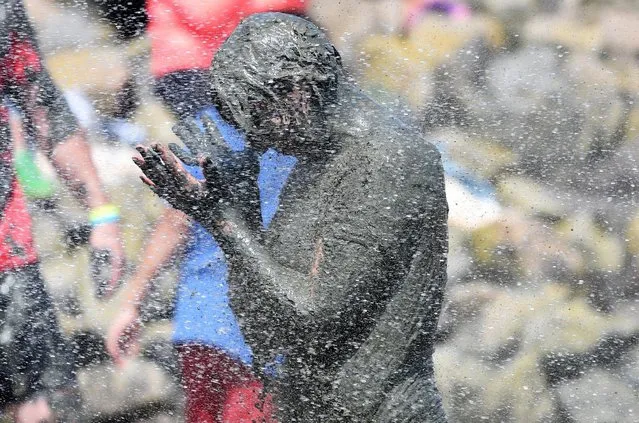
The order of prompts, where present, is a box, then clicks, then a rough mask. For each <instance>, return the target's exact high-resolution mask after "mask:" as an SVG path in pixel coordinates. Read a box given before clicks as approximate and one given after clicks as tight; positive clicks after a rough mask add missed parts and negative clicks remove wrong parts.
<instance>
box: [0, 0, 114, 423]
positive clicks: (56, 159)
mask: <svg viewBox="0 0 639 423" xmlns="http://www.w3.org/2000/svg"><path fill="white" fill-rule="evenodd" d="M10 110H15V111H16V112H17V114H18V115H19V116H20V117H21V124H22V125H21V128H20V129H21V130H23V133H24V135H25V136H26V137H31V138H33V139H35V140H36V141H37V142H38V146H39V148H41V149H42V150H43V151H45V152H46V153H47V155H48V157H49V159H50V160H51V162H52V163H53V165H54V166H55V167H56V169H57V170H58V172H59V173H60V174H61V176H63V179H64V180H65V181H66V182H67V184H68V185H69V187H70V188H71V189H72V190H73V191H74V192H75V193H76V194H77V196H78V197H79V199H81V200H82V202H83V203H84V204H85V205H86V206H87V207H88V208H89V220H90V221H91V223H92V224H93V230H92V234H91V239H90V243H91V246H92V247H93V248H94V249H95V250H101V251H108V252H109V256H110V259H111V265H110V273H111V276H112V278H111V280H110V287H113V286H115V282H117V280H118V279H119V277H120V274H121V269H122V262H123V257H124V256H123V247H122V243H121V239H120V230H119V227H118V225H117V221H118V210H117V208H116V207H115V206H114V205H112V204H110V203H109V200H108V198H107V196H106V194H105V193H104V191H103V189H102V187H101V185H100V181H99V179H98V177H97V174H96V170H95V167H94V165H93V162H92V161H91V158H90V155H89V151H90V150H89V146H88V144H87V142H86V139H85V137H84V134H83V133H82V131H80V129H79V128H78V125H77V123H76V121H75V118H74V117H73V115H72V114H71V112H70V111H69V109H68V107H67V104H66V102H65V100H64V98H63V97H62V95H61V94H60V92H59V91H58V89H57V88H56V86H55V85H54V83H53V81H52V80H51V78H50V76H49V74H48V72H47V70H46V69H45V67H44V65H43V63H42V60H41V57H40V54H39V52H38V47H37V43H36V40H35V37H34V32H33V30H32V29H31V26H30V23H29V20H28V18H27V15H26V12H25V10H24V6H23V4H22V2H21V1H20V0H6V1H3V2H2V3H1V4H0V406H2V407H3V408H6V409H7V410H10V412H11V413H12V414H13V417H14V419H15V421H18V422H34V423H35V422H43V421H49V420H50V419H52V418H53V412H52V411H51V408H50V407H49V405H48V401H47V394H48V393H55V392H59V391H61V390H69V389H72V388H71V387H72V386H73V384H74V377H73V375H72V371H71V369H70V368H69V364H70V363H69V362H68V357H67V356H66V351H65V348H64V345H63V343H64V340H63V338H62V335H61V333H60V330H59V328H58V323H57V321H56V317H55V314H54V310H53V306H52V303H51V299H50V297H49V295H48V293H47V292H46V290H45V285H44V282H43V280H42V277H41V274H40V270H39V267H38V254H37V251H36V246H35V245H34V241H33V237H32V233H31V218H30V216H29V213H28V211H27V206H26V202H25V198H24V194H23V190H22V187H21V186H20V184H19V182H18V179H17V178H16V171H15V170H14V166H17V167H18V168H20V167H21V165H23V164H24V163H23V162H24V158H23V157H21V155H20V154H22V153H23V152H17V153H20V154H14V151H13V143H12V135H14V134H12V128H11V118H10V117H11V112H10ZM19 127H20V125H18V126H16V125H13V129H14V131H13V132H14V133H15V129H17V128H19ZM15 135H17V134H15ZM22 169H23V170H24V168H23V167H22ZM65 421H70V419H69V418H65Z"/></svg>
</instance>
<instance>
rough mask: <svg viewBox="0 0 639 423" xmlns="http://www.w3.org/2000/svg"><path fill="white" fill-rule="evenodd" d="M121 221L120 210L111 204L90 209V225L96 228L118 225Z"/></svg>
mask: <svg viewBox="0 0 639 423" xmlns="http://www.w3.org/2000/svg"><path fill="white" fill-rule="evenodd" d="M119 221H120V210H119V208H118V207H117V206H116V205H114V204H110V203H106V204H103V205H101V206H97V207H92V208H91V209H89V223H90V224H91V226H93V227H94V228H95V227H96V226H101V225H107V224H110V223H118V222H119Z"/></svg>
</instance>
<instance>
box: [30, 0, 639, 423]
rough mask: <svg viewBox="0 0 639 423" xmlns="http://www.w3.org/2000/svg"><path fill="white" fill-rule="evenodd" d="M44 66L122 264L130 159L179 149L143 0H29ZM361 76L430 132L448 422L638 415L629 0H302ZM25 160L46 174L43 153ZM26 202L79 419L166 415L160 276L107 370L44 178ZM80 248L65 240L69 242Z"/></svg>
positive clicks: (637, 35)
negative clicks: (441, 214)
mask: <svg viewBox="0 0 639 423" xmlns="http://www.w3.org/2000/svg"><path fill="white" fill-rule="evenodd" d="M26 3H27V6H28V10H29V13H30V15H31V18H32V21H33V23H34V25H35V26H36V29H37V32H38V37H39V41H40V46H41V49H42V50H43V53H44V55H45V57H46V62H47V66H48V67H49V70H50V71H51V73H52V76H53V78H54V79H55V81H56V82H57V84H58V85H59V86H60V87H61V88H62V89H63V90H64V92H65V95H66V97H67V100H68V101H69V103H70V105H71V107H72V109H73V111H74V113H75V114H76V115H77V116H78V119H79V120H80V122H81V123H82V125H83V126H84V127H85V128H86V129H87V131H88V133H89V134H90V138H91V141H92V143H93V151H94V160H95V161H96V163H97V165H98V167H99V171H100V174H101V177H102V178H103V181H105V183H106V184H107V188H108V191H109V193H110V195H111V198H112V199H113V201H114V202H115V203H117V204H118V205H119V206H120V207H121V212H122V225H123V230H124V237H125V243H126V251H127V256H128V258H129V262H130V264H131V265H133V264H135V263H136V262H137V261H138V255H139V254H140V251H141V249H142V246H143V244H144V241H145V238H146V236H147V235H148V232H149V230H150V228H151V227H152V224H153V222H154V221H155V219H156V218H157V217H158V216H159V214H160V213H161V212H162V209H163V207H164V206H163V205H162V204H161V203H160V202H159V201H158V200H157V199H156V198H155V197H154V196H153V195H152V193H150V192H149V191H148V190H147V189H146V188H145V187H144V186H143V185H142V184H141V183H140V181H139V179H138V171H137V168H136V167H135V166H134V164H133V163H132V162H131V159H130V157H131V156H132V155H133V152H134V150H133V146H134V145H135V144H137V143H148V142H158V141H159V142H163V143H168V142H175V141H176V138H175V136H174V135H173V133H172V131H171V127H172V125H173V123H174V122H175V121H174V117H173V116H172V115H171V113H170V112H168V111H167V109H165V108H164V106H163V105H162V103H161V102H160V101H159V100H158V99H157V98H156V97H154V96H153V94H152V89H151V82H152V76H151V72H150V70H149V50H150V41H149V38H148V36H147V34H146V32H145V27H146V23H147V18H146V15H145V11H144V1H143V0H131V1H112V0H27V1H26ZM307 3H308V13H309V16H310V17H311V18H312V19H313V20H314V21H315V22H317V23H318V24H320V26H322V27H323V28H325V29H326V31H327V32H328V33H329V35H330V37H331V38H332V40H333V41H334V43H335V44H336V46H337V48H338V50H339V51H340V52H341V53H342V56H343V59H344V63H345V64H346V66H347V67H348V68H349V70H350V72H351V73H352V74H354V75H355V76H356V78H357V79H358V81H359V84H360V85H361V86H362V87H363V88H364V89H366V90H367V91H369V92H370V93H371V95H373V96H374V97H375V98H377V99H378V100H379V101H380V102H382V103H384V104H386V105H387V106H388V107H389V108H392V109H393V110H394V111H395V112H396V113H397V114H398V115H400V116H401V117H402V118H403V119H405V120H406V121H407V122H409V123H410V124H412V125H415V126H417V127H419V128H420V129H421V130H422V132H423V134H424V136H425V137H426V138H427V139H429V140H431V141H432V142H434V143H436V144H437V146H438V148H439V149H440V151H442V153H443V155H444V159H445V168H446V176H447V195H448V202H449V206H450V221H449V224H450V255H449V282H448V287H447V290H446V304H445V307H444V312H443V316H442V319H441V322H440V330H441V333H440V336H439V340H438V344H437V350H436V353H435V366H436V373H437V379H438V384H439V387H440V389H441V391H442V394H443V397H444V404H445V408H446V411H447V413H448V415H449V417H450V420H451V421H452V422H477V421H488V422H497V421H504V422H594V421H597V422H625V421H627V422H637V421H639V309H638V307H639V303H638V301H637V300H638V299H639V258H638V257H637V254H638V253H639V204H638V200H639V188H638V186H639V169H638V162H637V160H638V159H639V107H638V105H637V101H638V100H639V4H638V3H637V2H636V1H635V0H625V1H623V0H609V1H604V0H468V1H463V0H441V1H438V0H415V1H413V0H405V1H400V0H395V1H391V0H386V1H382V0H379V1H372V0H371V1H366V0H341V1H339V2H336V1H333V0H312V1H311V0H307ZM38 163H39V164H40V166H41V168H42V171H43V172H44V174H45V175H48V176H47V177H48V178H51V179H52V181H53V178H54V174H53V171H52V170H51V169H48V168H47V167H46V166H47V164H46V163H47V162H46V161H45V160H38ZM53 183H54V184H55V187H56V189H57V191H56V193H55V199H56V200H55V204H54V205H52V204H51V201H49V202H47V201H46V199H45V201H43V200H42V199H39V200H37V201H32V207H33V211H34V216H35V220H36V227H35V229H34V232H35V235H36V237H37V241H38V245H39V248H40V251H41V252H42V254H41V255H42V268H43V272H44V275H45V278H46V281H47V283H48V286H49V288H50V291H51V293H52V295H53V297H54V300H55V303H56V307H57V310H58V312H59V316H60V320H61V324H62V327H63V329H64V331H65V333H66V334H67V335H68V336H69V337H71V338H72V339H73V340H74V343H73V345H74V348H75V350H76V351H75V352H76V356H77V359H78V364H79V366H80V370H79V373H78V377H79V382H80V385H81V389H82V395H83V398H84V402H85V406H86V407H87V411H88V413H87V414H88V415H89V416H92V419H93V420H91V421H94V422H116V421H117V422H180V421H182V420H181V416H182V408H183V400H182V392H181V389H180V384H179V382H178V378H177V375H178V371H177V368H176V359H175V352H174V350H173V347H172V344H171V342H170V335H171V323H170V318H171V315H172V310H173V300H172V298H173V296H174V293H175V285H176V271H175V269H174V268H172V267H169V268H167V269H166V270H165V271H164V272H162V276H161V277H160V278H159V279H158V280H157V281H156V282H155V284H154V287H153V293H152V295H151V299H150V301H148V302H147V303H146V304H145V306H144V314H145V320H148V322H149V323H147V324H146V325H145V327H144V335H143V348H142V354H141V356H140V357H139V358H136V359H135V360H133V361H131V362H129V363H128V364H127V365H126V366H125V367H123V368H115V367H114V366H113V364H112V362H111V360H110V359H109V357H108V355H107V354H106V352H105V350H104V341H103V337H104V335H105V331H106V330H107V328H108V325H109V323H110V322H111V321H112V320H113V318H114V316H116V314H117V312H118V309H119V307H120V302H121V301H122V298H123V296H122V295H121V294H120V295H119V296H116V297H115V298H114V299H111V300H108V301H101V300H98V299H97V298H96V297H95V286H94V283H93V282H92V281H91V280H90V279H89V273H88V270H87V266H88V262H89V259H88V252H87V250H86V248H85V246H83V243H82V242H81V238H82V228H83V225H84V224H85V223H86V213H85V212H83V211H82V209H81V208H80V207H79V206H78V205H77V204H76V203H75V201H74V200H73V199H72V197H71V195H69V194H68V193H66V192H65V191H64V188H63V187H62V186H61V185H59V184H57V183H55V181H53ZM78 239H80V241H78Z"/></svg>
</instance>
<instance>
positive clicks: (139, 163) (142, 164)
mask: <svg viewBox="0 0 639 423" xmlns="http://www.w3.org/2000/svg"><path fill="white" fill-rule="evenodd" d="M131 160H133V163H135V165H136V166H137V167H139V168H140V170H141V171H142V172H144V171H145V170H146V169H148V168H149V165H148V163H147V162H145V161H144V160H143V159H141V158H139V157H135V156H133V157H131Z"/></svg>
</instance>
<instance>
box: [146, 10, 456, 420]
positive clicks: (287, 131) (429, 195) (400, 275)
mask: <svg viewBox="0 0 639 423" xmlns="http://www.w3.org/2000/svg"><path fill="white" fill-rule="evenodd" d="M211 83H212V87H213V90H214V92H215V98H214V102H215V103H216V106H217V107H218V109H219V110H220V112H221V114H222V115H223V116H224V117H225V119H227V120H228V121H229V122H231V123H233V124H235V125H236V126H237V127H239V128H240V129H242V130H243V131H244V132H245V133H246V135H247V139H248V140H249V141H250V144H251V146H252V147H253V148H254V149H256V150H257V151H259V152H261V151H263V150H265V149H266V148H268V147H274V148H277V149H278V150H280V151H281V152H283V153H285V154H291V155H294V156H296V157H297V158H298V164H297V166H296V168H295V169H294V170H293V172H292V173H291V175H290V177H289V179H288V182H287V185H286V186H285V188H284V190H283V192H282V194H281V198H280V206H279V208H278V212H277V214H276V215H275V218H274V220H273V222H272V224H271V226H270V227H269V229H268V230H264V231H256V230H254V229H252V228H254V227H255V225H254V224H251V222H247V220H250V216H254V215H256V213H255V210H251V209H253V208H255V207H256V203H255V201H252V200H251V198H253V197H254V196H252V195H247V196H245V197H244V198H243V196H241V195H235V196H234V198H233V199H231V200H229V201H219V198H218V199H217V200H216V201H212V200H213V199H215V198H216V197H217V196H216V195H209V193H219V192H231V191H232V189H231V187H227V186H223V185H224V184H231V183H235V182H232V181H237V179H236V178H226V179H225V178H220V177H219V175H222V174H224V173H225V172H226V171H227V170H228V171H230V172H233V170H232V169H226V168H225V167H224V164H223V163H224V162H223V161H218V160H215V159H213V160H208V161H206V162H203V168H204V173H205V176H206V177H207V181H208V182H207V183H204V184H202V183H199V182H197V181H195V180H191V179H186V178H183V177H180V175H181V173H180V172H181V169H180V164H179V162H178V161H176V160H174V159H173V160H171V159H170V155H171V153H170V152H168V151H167V150H165V149H163V148H162V147H159V146H156V147H154V149H155V150H156V151H157V152H158V153H159V155H157V154H151V153H150V150H149V149H142V153H143V160H140V159H138V160H137V162H136V163H138V165H139V166H140V167H141V168H142V170H143V171H144V172H145V174H146V178H145V182H146V183H147V184H149V185H152V186H153V189H154V191H155V192H157V193H158V194H159V195H162V196H163V197H165V198H167V199H168V200H169V202H171V204H172V205H173V206H174V207H176V208H179V209H181V210H183V211H184V212H186V213H187V214H190V215H191V216H193V217H194V218H196V219H199V220H200V221H201V222H202V223H203V224H205V225H206V226H207V228H208V229H209V230H210V231H211V232H212V233H213V234H214V236H215V237H216V239H218V240H219V241H220V243H221V244H222V247H223V249H224V251H225V252H226V254H227V255H228V257H229V262H230V269H231V271H230V275H229V284H230V288H231V303H232V306H233V309H234V311H235V313H236V315H237V316H238V319H239V321H240V324H241V326H242V329H243V331H244V334H245V336H246V338H247V340H248V342H249V344H250V345H251V347H252V348H253V353H254V355H255V366H256V369H258V370H259V369H262V368H263V367H264V365H265V364H267V363H269V362H271V361H272V360H273V359H274V357H275V356H276V355H277V354H283V355H284V356H285V357H286V360H285V362H284V364H283V365H282V368H281V375H280V377H278V378H276V379H272V380H268V381H267V383H268V385H267V386H268V389H270V390H271V391H272V392H273V393H274V394H275V398H276V402H277V407H278V409H279V414H278V419H279V421H282V422H363V421H365V422H379V423H382V422H384V423H385V422H444V421H445V420H446V418H445V415H444V412H443V408H442V405H441V398H440V395H439V393H438V391H437V388H436V386H435V383H434V375H433V367H432V357H431V355H432V351H433V338H434V333H435V329H436V327H437V320H438V318H439V313H440V309H441V303H442V296H443V290H444V287H445V283H446V255H447V228H446V219H447V211H448V208H447V203H446V197H445V192H444V177H443V170H442V166H441V161H440V157H439V153H438V152H437V151H436V149H435V148H434V147H433V146H432V145H431V144H430V143H429V142H427V141H425V140H424V139H423V138H421V136H420V135H419V134H418V132H416V131H414V130H412V129H411V128H408V127H407V126H404V125H403V124H402V123H401V122H400V121H399V120H397V119H396V118H395V117H393V116H392V115H391V114H390V112H388V111H386V110H384V109H383V108H382V107H381V106H379V105H378V104H376V103H375V102H373V101H372V100H371V99H369V98H368V97H367V96H366V95H365V94H363V93H362V92H360V91H359V89H357V88H356V87H355V86H354V85H353V84H352V83H351V82H350V81H349V80H348V79H347V77H346V76H345V75H344V72H343V70H342V67H341V62H340V59H339V55H338V53H337V51H335V48H334V47H333V46H332V44H331V43H330V42H329V41H328V40H327V39H326V37H325V35H324V34H323V33H322V32H321V31H320V30H319V29H318V28H317V27H315V26H314V25H312V24H311V23H309V22H307V21H305V20H304V19H301V18H298V17H294V16H290V15H285V14H279V13H266V14H260V15H254V16H251V17H250V18H247V19H246V20H245V21H244V22H243V23H242V24H240V25H239V26H238V27H237V29H236V30H235V32H234V33H233V34H232V35H231V36H230V37H229V39H228V40H227V41H226V42H225V44H224V45H223V46H222V47H221V48H220V50H219V51H218V53H217V55H216V56H215V58H214V60H213V64H212V67H211ZM162 157H164V158H162ZM167 159H168V160H167ZM250 168H256V166H253V167H251V166H245V167H243V169H250ZM244 176H245V178H246V179H247V180H249V181H254V180H255V175H244ZM213 181H214V182H213ZM216 184H217V186H216ZM236 191H237V190H236ZM248 191H251V192H254V190H251V189H248ZM184 193H197V195H196V196H195V197H193V196H191V197H188V196H187V197H186V198H183V197H184ZM194 203H196V205H195V206H194ZM258 204H259V203H258Z"/></svg>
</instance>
